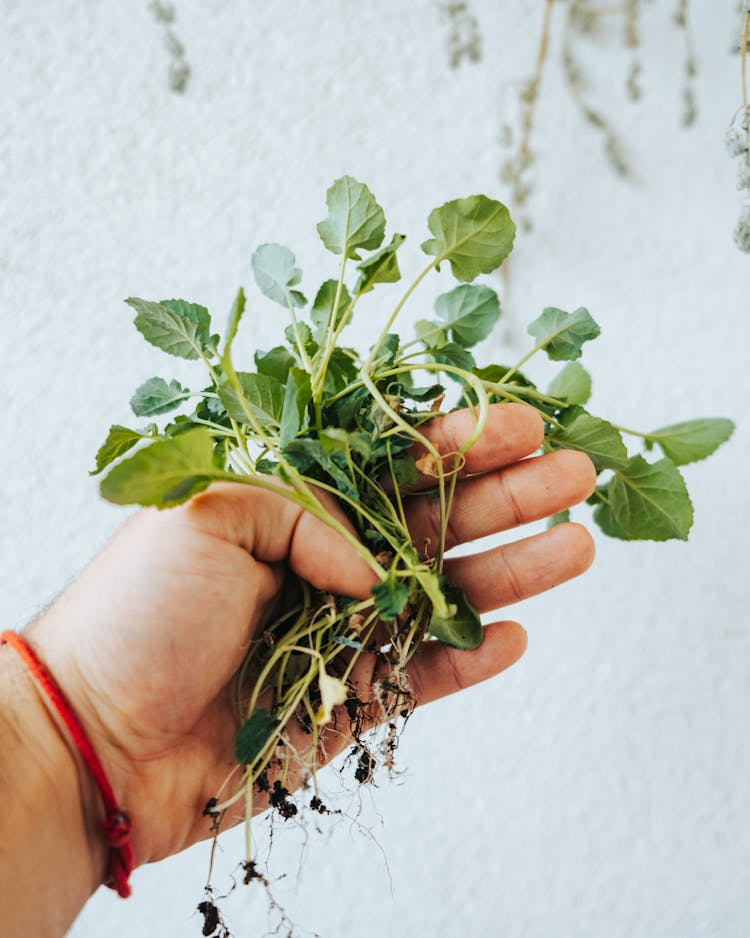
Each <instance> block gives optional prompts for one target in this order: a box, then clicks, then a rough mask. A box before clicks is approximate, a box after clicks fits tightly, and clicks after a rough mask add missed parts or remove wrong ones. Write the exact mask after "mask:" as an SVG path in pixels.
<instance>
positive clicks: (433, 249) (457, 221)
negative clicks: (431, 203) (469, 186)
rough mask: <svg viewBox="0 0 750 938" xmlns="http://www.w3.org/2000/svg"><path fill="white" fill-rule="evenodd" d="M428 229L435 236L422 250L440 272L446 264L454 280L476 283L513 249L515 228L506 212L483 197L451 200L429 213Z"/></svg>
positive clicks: (500, 262) (506, 210)
mask: <svg viewBox="0 0 750 938" xmlns="http://www.w3.org/2000/svg"><path fill="white" fill-rule="evenodd" d="M427 225H428V227H429V229H430V231H431V232H432V234H433V235H434V236H435V237H434V238H431V239H430V240H429V241H425V242H424V244H423V245H422V250H423V251H424V252H425V254H432V255H434V256H435V258H436V262H435V266H436V268H437V269H438V270H440V265H441V264H442V263H443V261H446V260H447V261H449V262H450V265H451V271H452V272H453V276H454V277H455V278H456V280H461V281H464V282H466V281H470V280H475V279H476V278H477V277H478V276H479V274H490V273H492V271H493V270H496V269H497V268H498V267H499V266H500V264H502V262H503V261H504V260H505V258H506V257H507V256H508V254H510V252H511V250H512V248H513V238H514V237H515V234H516V226H515V225H514V224H513V222H512V221H511V217H510V214H509V213H508V209H507V208H506V207H505V206H504V205H503V204H502V203H501V202H496V201H494V199H488V198H487V196H486V195H472V196H469V198H467V199H454V201H452V202H446V203H445V205H441V206H440V208H436V209H434V210H433V211H432V212H430V217H429V218H428V220H427Z"/></svg>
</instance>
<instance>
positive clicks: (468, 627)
mask: <svg viewBox="0 0 750 938" xmlns="http://www.w3.org/2000/svg"><path fill="white" fill-rule="evenodd" d="M445 598H446V599H447V601H448V603H449V611H450V613H451V614H450V615H449V616H447V617H442V616H439V615H438V614H437V613H436V612H433V614H432V618H431V619H430V627H429V632H430V635H433V636H434V637H435V638H437V639H439V640H440V641H441V642H442V643H443V644H444V645H451V646H452V647H453V648H476V647H477V645H479V644H481V641H482V634H483V631H482V622H481V619H480V618H479V613H478V612H477V611H476V609H475V608H474V607H473V606H472V605H471V603H470V602H469V600H468V599H467V598H466V594H465V593H464V591H463V590H461V589H453V588H450V587H449V588H448V589H446V590H445Z"/></svg>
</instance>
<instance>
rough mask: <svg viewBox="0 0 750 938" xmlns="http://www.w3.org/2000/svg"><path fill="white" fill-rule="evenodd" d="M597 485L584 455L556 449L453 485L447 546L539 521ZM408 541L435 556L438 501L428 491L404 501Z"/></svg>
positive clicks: (578, 498)
mask: <svg viewBox="0 0 750 938" xmlns="http://www.w3.org/2000/svg"><path fill="white" fill-rule="evenodd" d="M595 485H596V472H595V470H594V466H593V464H592V462H591V460H590V459H589V458H588V456H586V455H585V454H584V453H579V452H576V451H574V450H558V451H556V452H554V453H548V454H547V455H545V456H537V457H535V458H533V459H524V460H523V461H522V462H519V463H516V464H514V465H512V466H507V467H505V468H503V469H498V470H496V471H495V472H489V473H487V474H486V475H482V476H475V477H471V478H469V479H466V480H465V481H462V482H459V483H458V485H457V486H456V492H455V497H454V499H453V506H452V509H451V512H450V515H449V517H448V524H447V528H446V532H445V549H446V550H450V548H451V547H455V546H456V545H457V544H463V543H466V542H468V541H473V540H475V539H476V538H479V537H486V536H487V535H489V534H496V533H497V532H499V531H507V530H508V529H509V528H514V527H517V526H518V525H521V524H527V523H528V522H530V521H538V520H539V519H541V518H546V517H547V516H549V515H553V514H555V512H558V511H562V510H563V509H565V508H570V507H571V505H576V504H578V502H581V501H583V500H584V499H585V498H588V496H589V495H590V494H591V493H592V491H593V490H594V486H595ZM404 511H405V514H406V521H407V524H408V527H409V531H410V532H411V536H412V541H413V542H414V544H415V546H416V547H417V548H418V549H419V550H420V551H422V552H423V553H424V554H434V545H436V544H437V543H438V540H439V536H440V502H439V500H438V499H437V498H433V497H431V496H429V495H413V496H408V497H407V499H406V502H405V505H404Z"/></svg>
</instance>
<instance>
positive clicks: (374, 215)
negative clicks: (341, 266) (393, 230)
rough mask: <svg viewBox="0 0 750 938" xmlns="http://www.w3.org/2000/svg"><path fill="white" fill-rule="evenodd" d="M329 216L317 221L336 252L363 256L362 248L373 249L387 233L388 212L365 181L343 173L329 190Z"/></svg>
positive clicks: (327, 193)
mask: <svg viewBox="0 0 750 938" xmlns="http://www.w3.org/2000/svg"><path fill="white" fill-rule="evenodd" d="M326 205H327V206H328V217H327V218H325V219H324V220H323V221H322V222H319V223H318V234H319V235H320V239H321V241H322V242H323V244H324V245H325V246H326V247H327V248H328V250H329V251H331V252H332V253H333V254H343V255H344V257H350V258H353V259H354V260H355V261H358V260H360V255H359V254H358V253H357V252H358V251H359V250H360V248H364V249H365V250H368V251H371V250H374V249H375V248H377V247H380V244H381V242H382V241H383V238H384V237H385V215H384V214H383V209H382V208H381V207H380V206H379V205H378V203H377V202H376V201H375V197H374V196H373V194H372V193H371V192H370V190H369V189H368V188H367V186H366V185H364V183H361V182H357V180H356V179H353V178H352V177H351V176H343V177H342V178H341V179H337V180H336V182H334V184H333V185H332V186H331V187H330V189H329V190H328V192H326Z"/></svg>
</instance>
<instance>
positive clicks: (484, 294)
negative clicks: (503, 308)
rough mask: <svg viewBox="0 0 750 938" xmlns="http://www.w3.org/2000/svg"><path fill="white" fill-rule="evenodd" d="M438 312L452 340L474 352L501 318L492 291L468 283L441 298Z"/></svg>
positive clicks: (438, 300)
mask: <svg viewBox="0 0 750 938" xmlns="http://www.w3.org/2000/svg"><path fill="white" fill-rule="evenodd" d="M435 312H436V313H437V315H438V316H439V317H440V319H442V320H443V324H442V325H443V328H444V329H445V330H446V331H449V332H450V335H451V339H453V341H454V342H458V344H459V345H462V346H463V347H464V348H471V346H472V345H476V344H477V342H481V340H482V339H486V338H487V336H488V335H489V334H490V332H492V329H493V326H494V325H495V323H496V322H497V320H498V317H499V316H500V302H499V300H498V298H497V293H495V291H494V290H490V288H489V287H484V286H478V285H475V284H466V283H465V284H461V285H460V286H458V287H456V288H455V289H454V290H451V291H450V293H443V294H442V295H441V296H439V297H438V298H437V300H436V301H435Z"/></svg>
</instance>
